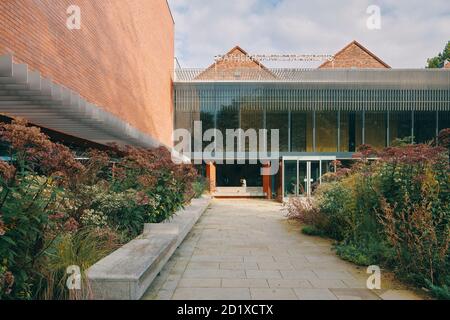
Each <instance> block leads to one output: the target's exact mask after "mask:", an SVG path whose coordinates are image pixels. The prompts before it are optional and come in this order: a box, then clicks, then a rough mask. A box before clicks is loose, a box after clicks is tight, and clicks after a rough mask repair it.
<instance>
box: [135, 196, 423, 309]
mask: <svg viewBox="0 0 450 320" xmlns="http://www.w3.org/2000/svg"><path fill="white" fill-rule="evenodd" d="M280 209H281V205H280V204H279V203H276V202H271V201H265V200H248V199H243V200H236V199H228V200H218V199H216V200H213V202H212V205H211V207H210V208H209V209H208V210H207V211H206V212H205V213H204V215H203V216H202V218H201V219H200V220H199V222H198V223H197V225H196V226H195V227H194V228H193V229H192V231H191V232H190V234H189V235H188V236H187V237H186V240H185V241H184V242H183V244H182V245H181V246H180V247H179V248H178V249H177V251H176V252H175V254H174V255H173V256H172V258H171V259H170V260H169V262H168V263H167V264H166V266H165V267H164V269H163V270H162V271H161V273H160V275H159V276H158V277H157V278H156V279H155V281H154V282H153V284H152V286H151V287H150V288H149V290H148V291H147V293H146V294H145V295H144V298H143V299H164V300H167V299H194V300H197V299H198V300H200V299H212V300H215V299H223V300H227V299H237V300H248V299H254V300H273V299H314V300H316V299H317V300H325V299H347V300H348V299H418V298H419V297H418V296H417V295H416V294H414V293H413V292H411V291H408V290H405V289H404V288H403V287H402V286H401V285H399V284H397V283H395V282H392V281H387V280H386V281H385V279H383V280H382V290H374V291H371V290H368V289H366V280H367V277H368V276H369V275H367V274H366V273H365V271H366V270H365V268H358V267H356V266H354V265H353V264H350V263H347V262H345V261H342V260H341V259H339V258H338V257H336V255H335V254H334V253H333V251H332V250H331V243H330V241H328V240H325V239H321V238H317V237H310V236H306V235H303V234H301V232H300V229H301V226H300V225H299V224H298V223H297V222H295V221H288V220H286V218H284V216H283V213H282V212H281V211H280Z"/></svg>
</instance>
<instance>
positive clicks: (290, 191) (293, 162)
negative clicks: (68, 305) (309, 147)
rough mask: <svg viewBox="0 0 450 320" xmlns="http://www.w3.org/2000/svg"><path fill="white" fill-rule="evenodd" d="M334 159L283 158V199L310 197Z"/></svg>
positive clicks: (332, 166)
mask: <svg viewBox="0 0 450 320" xmlns="http://www.w3.org/2000/svg"><path fill="white" fill-rule="evenodd" d="M334 160H336V157H283V188H282V190H283V198H289V197H298V196H311V194H312V193H313V191H314V190H315V189H316V188H317V186H318V185H319V184H320V183H321V180H322V176H323V175H324V174H326V173H328V172H330V171H334V170H335V168H334V165H333V161H334Z"/></svg>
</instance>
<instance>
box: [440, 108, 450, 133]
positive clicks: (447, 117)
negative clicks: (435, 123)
mask: <svg viewBox="0 0 450 320" xmlns="http://www.w3.org/2000/svg"><path fill="white" fill-rule="evenodd" d="M447 128H450V111H439V131H441V130H443V129H447Z"/></svg>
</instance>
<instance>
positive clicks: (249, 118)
mask: <svg viewBox="0 0 450 320" xmlns="http://www.w3.org/2000/svg"><path fill="white" fill-rule="evenodd" d="M240 112H241V129H242V130H244V132H246V131H247V130H249V129H253V130H255V132H256V138H257V139H258V130H259V129H262V128H264V112H263V110H261V109H258V110H252V109H244V107H243V106H241V111H240ZM256 142H259V140H256ZM242 143H245V151H249V150H250V148H249V138H248V137H246V138H245V141H243V142H242ZM257 149H258V145H257V144H256V146H255V150H252V151H254V152H256V151H257Z"/></svg>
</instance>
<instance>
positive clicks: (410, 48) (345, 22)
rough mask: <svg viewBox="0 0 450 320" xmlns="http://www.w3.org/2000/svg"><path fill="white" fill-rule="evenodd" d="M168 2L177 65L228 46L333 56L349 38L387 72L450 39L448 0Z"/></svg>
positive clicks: (202, 60) (422, 58) (193, 63)
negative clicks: (376, 11)
mask: <svg viewBox="0 0 450 320" xmlns="http://www.w3.org/2000/svg"><path fill="white" fill-rule="evenodd" d="M168 2H169V5H170V7H171V10H172V15H173V16H174V20H175V48H176V53H175V55H176V57H177V59H178V61H179V63H180V65H181V66H182V67H183V68H196V67H198V68H201V67H207V66H209V65H210V64H211V63H213V62H214V56H216V55H219V54H225V53H227V52H228V51H229V50H230V49H231V48H233V47H234V46H235V45H239V46H240V47H242V48H243V49H244V50H246V51H247V52H248V53H250V54H334V53H336V52H337V51H339V50H340V49H342V48H343V47H344V46H345V45H347V44H348V43H349V42H351V41H352V40H357V41H358V42H360V43H361V44H362V45H364V46H365V47H366V48H368V49H369V50H370V51H372V52H373V53H375V54H376V55H377V56H378V57H380V58H381V59H382V60H383V61H385V62H386V63H387V64H389V65H391V66H392V67H394V68H422V67H424V66H425V65H426V61H427V58H430V57H433V56H436V55H437V54H438V53H439V52H442V50H443V49H444V47H445V44H446V43H447V41H450V1H449V0H426V1H424V0H389V1H388V0H377V1H374V0H308V1H304V0H169V1H168ZM371 5H376V6H378V8H379V9H380V20H379V21H380V25H379V26H380V29H373V28H372V29H369V28H368V27H367V20H368V19H369V18H370V17H371V16H372V17H373V13H374V12H373V11H372V12H370V13H367V10H368V7H369V6H371ZM375 18H376V17H375ZM370 21H376V19H375V20H373V19H371V20H370ZM372 25H373V24H372ZM281 64H283V65H281ZM285 64H286V63H282V62H270V63H265V65H267V66H269V67H277V66H278V67H286V65H285ZM289 64H290V65H288V66H289V67H313V66H314V65H309V64H307V63H304V62H295V63H289Z"/></svg>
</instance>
